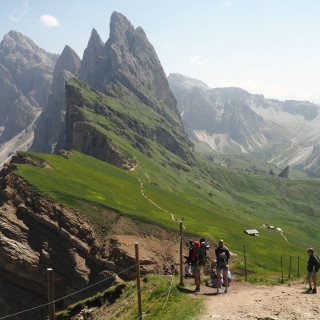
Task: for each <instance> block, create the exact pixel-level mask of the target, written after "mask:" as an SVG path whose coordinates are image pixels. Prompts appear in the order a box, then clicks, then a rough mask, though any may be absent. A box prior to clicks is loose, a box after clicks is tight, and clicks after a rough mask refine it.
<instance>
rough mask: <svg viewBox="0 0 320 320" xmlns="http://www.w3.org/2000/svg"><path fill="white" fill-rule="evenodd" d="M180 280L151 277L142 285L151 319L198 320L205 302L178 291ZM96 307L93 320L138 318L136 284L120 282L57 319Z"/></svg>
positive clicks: (145, 308) (144, 305)
mask: <svg viewBox="0 0 320 320" xmlns="http://www.w3.org/2000/svg"><path fill="white" fill-rule="evenodd" d="M178 282H179V279H178V277H164V276H159V275H148V276H146V277H144V278H143V279H142V282H141V298H142V300H141V301H142V302H141V304H142V312H143V314H144V317H147V318H148V319H149V320H156V319H157V320H160V319H161V320H171V319H172V315H174V318H175V319H176V320H188V319H189V320H197V319H200V315H201V313H202V311H203V309H204V305H203V301H202V300H199V299H194V298H193V297H191V296H190V295H188V294H186V293H184V292H183V291H182V290H180V289H179V286H178V285H177V283H178ZM86 307H88V308H95V309H94V311H93V312H92V313H91V319H104V320H108V319H119V320H122V319H123V320H127V319H138V318H139V313H138V304H137V286H136V282H135V281H130V282H126V283H120V284H118V285H116V286H114V287H111V288H109V289H107V290H106V291H104V292H101V293H99V294H97V295H95V296H93V297H91V298H88V299H85V300H82V301H79V302H77V303H75V304H73V305H71V306H69V307H68V308H67V309H65V310H62V311H59V312H57V313H56V320H70V319H71V318H72V317H73V316H75V315H76V314H77V313H79V312H80V311H81V310H83V309H84V308H86Z"/></svg>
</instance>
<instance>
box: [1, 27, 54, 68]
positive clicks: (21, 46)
mask: <svg viewBox="0 0 320 320" xmlns="http://www.w3.org/2000/svg"><path fill="white" fill-rule="evenodd" d="M0 58H1V61H2V63H4V64H5V62H6V61H9V60H11V62H13V61H14V62H15V63H16V64H22V63H28V65H29V66H30V67H33V66H35V65H39V64H44V65H50V67H52V68H53V66H54V64H55V62H56V60H57V58H58V56H57V55H54V54H50V53H47V52H46V51H45V50H43V49H41V48H39V47H38V46H37V45H36V44H35V43H34V42H33V41H32V40H31V39H30V38H28V37H27V36H25V35H23V34H22V33H20V32H17V31H13V30H11V31H10V32H9V33H8V34H6V35H5V36H4V38H3V41H2V42H1V43H0Z"/></svg>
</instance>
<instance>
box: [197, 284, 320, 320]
mask: <svg viewBox="0 0 320 320" xmlns="http://www.w3.org/2000/svg"><path fill="white" fill-rule="evenodd" d="M304 290H305V284H304V283H301V282H297V283H292V284H291V285H282V286H254V285H250V284H248V283H243V282H237V281H233V282H232V283H231V286H230V290H229V292H228V293H227V294H225V293H221V294H217V293H216V289H215V288H211V287H205V286H202V287H201V292H199V293H194V296H195V297H202V298H203V297H206V302H205V304H206V309H207V314H206V315H205V316H204V317H203V318H202V319H201V320H212V319H223V320H238V319H249V320H250V319H255V320H285V319H290V320H305V319H320V305H319V300H320V293H318V294H305V293H303V292H304ZM222 291H223V290H222Z"/></svg>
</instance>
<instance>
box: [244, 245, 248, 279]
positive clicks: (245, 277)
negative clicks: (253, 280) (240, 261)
mask: <svg viewBox="0 0 320 320" xmlns="http://www.w3.org/2000/svg"><path fill="white" fill-rule="evenodd" d="M243 256H244V281H245V282H247V256H246V245H245V244H244V245H243Z"/></svg>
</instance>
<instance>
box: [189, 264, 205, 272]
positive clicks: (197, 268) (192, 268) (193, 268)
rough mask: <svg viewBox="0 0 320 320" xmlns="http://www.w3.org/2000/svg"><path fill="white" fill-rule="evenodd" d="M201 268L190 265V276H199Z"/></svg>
mask: <svg viewBox="0 0 320 320" xmlns="http://www.w3.org/2000/svg"><path fill="white" fill-rule="evenodd" d="M201 267H202V266H200V265H198V266H197V265H196V264H192V265H191V273H192V274H201Z"/></svg>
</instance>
